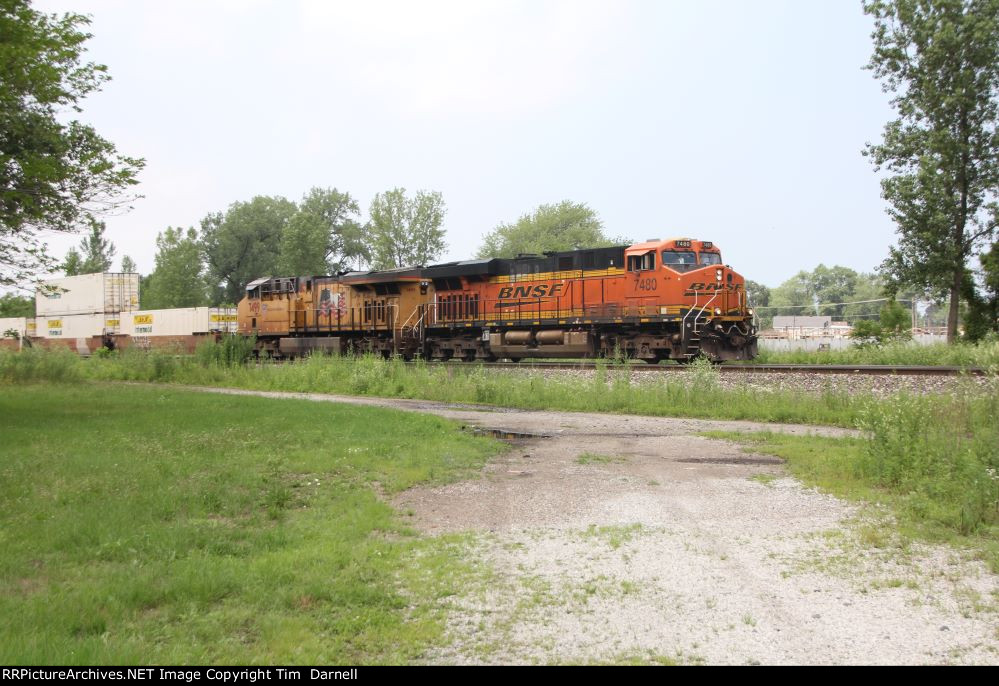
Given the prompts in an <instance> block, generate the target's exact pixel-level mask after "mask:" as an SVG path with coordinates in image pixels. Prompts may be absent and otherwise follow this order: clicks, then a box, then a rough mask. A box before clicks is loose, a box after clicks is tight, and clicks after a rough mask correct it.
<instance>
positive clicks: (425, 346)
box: [237, 238, 757, 363]
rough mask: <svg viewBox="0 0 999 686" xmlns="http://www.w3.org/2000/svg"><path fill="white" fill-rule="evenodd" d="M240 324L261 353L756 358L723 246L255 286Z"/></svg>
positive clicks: (749, 319) (659, 244) (242, 306)
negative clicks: (255, 341)
mask: <svg viewBox="0 0 999 686" xmlns="http://www.w3.org/2000/svg"><path fill="white" fill-rule="evenodd" d="M237 321H238V330H239V332H240V333H241V334H244V335H254V336H256V340H257V349H258V352H259V354H261V355H266V356H272V357H296V356H300V355H305V354H308V353H311V352H314V351H325V352H330V353H363V352H370V353H380V354H383V355H385V356H390V355H401V356H403V357H405V358H407V359H409V358H413V357H423V358H425V359H430V360H449V359H461V360H466V361H474V360H495V359H498V358H507V359H510V360H514V361H517V360H520V359H524V358H553V357H556V358H565V357H598V356H610V355H616V354H619V355H624V356H628V357H631V358H637V359H643V360H647V361H648V362H652V363H655V362H659V361H661V360H667V359H671V360H676V361H678V362H688V361H690V360H692V359H695V358H697V357H698V356H703V357H706V358H708V359H710V360H713V361H725V360H748V359H752V358H753V357H755V356H756V353H757V342H756V327H755V325H754V317H753V310H752V308H751V307H750V306H749V303H748V302H747V299H746V288H745V279H744V278H743V277H742V276H741V275H739V274H738V273H737V272H735V271H734V270H733V269H732V268H731V267H730V266H728V265H726V264H724V262H723V260H722V256H721V251H720V250H719V248H718V247H717V246H716V245H714V244H713V243H712V242H710V241H701V240H695V239H690V238H674V239H667V240H653V241H646V242H644V243H637V244H634V245H630V246H619V247H611V248H594V249H590V250H572V251H565V252H552V253H545V254H544V255H520V256H518V257H516V258H512V259H501V258H496V259H483V260H468V261H461V262H449V263H446V264H436V265H430V266H416V267H410V268H403V269H390V270H378V271H367V272H348V273H344V274H339V275H335V276H298V277H265V278H261V279H257V280H256V281H253V282H252V283H250V284H249V285H248V286H247V291H246V297H245V298H244V299H243V300H242V301H241V302H240V303H239V306H238V310H237Z"/></svg>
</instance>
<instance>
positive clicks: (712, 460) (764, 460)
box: [673, 457, 784, 465]
mask: <svg viewBox="0 0 999 686" xmlns="http://www.w3.org/2000/svg"><path fill="white" fill-rule="evenodd" d="M673 461H674V462H688V463H690V464H734V465H741V464H784V460H782V459H780V458H779V457H679V458H677V459H675V460H673Z"/></svg>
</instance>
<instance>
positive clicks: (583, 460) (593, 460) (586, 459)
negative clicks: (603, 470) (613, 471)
mask: <svg viewBox="0 0 999 686" xmlns="http://www.w3.org/2000/svg"><path fill="white" fill-rule="evenodd" d="M576 462H577V463H578V464H610V463H611V462H624V459H623V458H620V457H612V456H611V455H601V454H599V453H591V452H585V453H582V454H581V455H579V457H577V458H576Z"/></svg>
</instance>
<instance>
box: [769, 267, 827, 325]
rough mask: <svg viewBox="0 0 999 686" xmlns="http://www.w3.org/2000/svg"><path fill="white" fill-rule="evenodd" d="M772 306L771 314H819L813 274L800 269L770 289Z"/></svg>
mask: <svg viewBox="0 0 999 686" xmlns="http://www.w3.org/2000/svg"><path fill="white" fill-rule="evenodd" d="M770 307H771V308H772V309H771V310H770V314H774V315H807V316H811V315H815V314H818V312H817V309H816V307H815V293H814V292H813V291H812V277H811V274H809V273H808V272H806V271H800V272H798V273H797V274H795V275H794V276H792V277H791V278H790V279H788V280H787V281H785V282H784V283H782V284H781V285H779V286H777V288H774V289H773V290H772V291H770Z"/></svg>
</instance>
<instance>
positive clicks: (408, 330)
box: [399, 305, 427, 346]
mask: <svg viewBox="0 0 999 686" xmlns="http://www.w3.org/2000/svg"><path fill="white" fill-rule="evenodd" d="M417 315H419V316H417ZM426 316H427V310H426V307H425V306H424V305H420V306H419V307H417V308H416V309H414V310H413V311H412V312H411V313H410V315H409V317H407V318H406V321H404V322H403V323H402V326H400V327H399V334H400V337H401V338H402V340H406V339H407V338H408V339H410V340H415V341H416V342H417V343H418V344H419V345H421V346H422V345H423V326H424V323H423V320H424V318H425V317H426ZM414 317H415V318H416V320H415V321H414ZM410 322H412V323H410Z"/></svg>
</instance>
